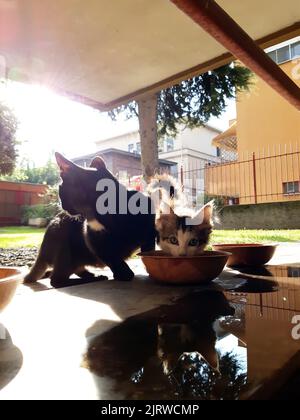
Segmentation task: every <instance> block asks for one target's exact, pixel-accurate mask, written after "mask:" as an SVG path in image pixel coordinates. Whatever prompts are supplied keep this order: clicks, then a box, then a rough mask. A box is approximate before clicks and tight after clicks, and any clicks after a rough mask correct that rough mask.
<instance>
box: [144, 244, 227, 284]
mask: <svg viewBox="0 0 300 420" xmlns="http://www.w3.org/2000/svg"><path fill="white" fill-rule="evenodd" d="M139 255H140V256H141V258H142V261H143V263H144V265H145V267H146V270H147V272H148V273H149V275H150V276H151V277H152V278H153V279H155V280H157V281H160V282H163V283H170V284H199V283H209V282H211V281H212V280H214V279H215V278H217V277H218V276H219V275H220V274H221V273H222V271H223V269H224V267H225V265H226V263H227V261H228V258H229V257H230V254H229V253H227V252H219V251H218V252H214V251H209V252H204V253H203V254H201V255H197V256H195V257H171V256H169V255H166V254H164V253H163V252H162V251H154V252H145V253H141V254H139Z"/></svg>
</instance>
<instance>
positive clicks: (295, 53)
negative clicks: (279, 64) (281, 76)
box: [291, 41, 300, 59]
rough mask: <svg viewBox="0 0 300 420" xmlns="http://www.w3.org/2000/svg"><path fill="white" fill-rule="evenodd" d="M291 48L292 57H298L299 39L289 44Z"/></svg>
mask: <svg viewBox="0 0 300 420" xmlns="http://www.w3.org/2000/svg"><path fill="white" fill-rule="evenodd" d="M291 49H292V59H294V58H299V57H300V41H299V42H296V43H295V44H293V45H292V46H291Z"/></svg>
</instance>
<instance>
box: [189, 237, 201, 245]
mask: <svg viewBox="0 0 300 420" xmlns="http://www.w3.org/2000/svg"><path fill="white" fill-rule="evenodd" d="M197 245H199V241H198V239H195V238H194V239H191V240H190V242H189V246H197Z"/></svg>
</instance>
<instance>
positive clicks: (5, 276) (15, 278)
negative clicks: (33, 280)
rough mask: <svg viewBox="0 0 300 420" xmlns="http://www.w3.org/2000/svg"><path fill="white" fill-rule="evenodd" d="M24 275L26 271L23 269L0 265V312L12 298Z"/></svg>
mask: <svg viewBox="0 0 300 420" xmlns="http://www.w3.org/2000/svg"><path fill="white" fill-rule="evenodd" d="M23 277H24V271H23V270H22V269H19V268H10V267H0V312H1V311H2V310H3V309H4V308H5V307H6V306H7V305H8V304H9V302H10V301H11V300H12V298H13V296H14V294H15V292H16V289H17V287H18V285H19V284H20V283H21V282H22V280H23Z"/></svg>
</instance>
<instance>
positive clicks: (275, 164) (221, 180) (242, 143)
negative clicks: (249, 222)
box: [206, 59, 300, 204]
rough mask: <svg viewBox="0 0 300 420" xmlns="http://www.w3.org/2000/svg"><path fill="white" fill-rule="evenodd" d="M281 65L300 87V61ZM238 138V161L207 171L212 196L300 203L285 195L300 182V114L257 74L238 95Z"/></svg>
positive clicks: (296, 197)
mask: <svg viewBox="0 0 300 420" xmlns="http://www.w3.org/2000/svg"><path fill="white" fill-rule="evenodd" d="M280 67H281V68H282V69H283V70H284V71H285V72H286V74H288V75H289V77H291V78H292V79H293V80H294V81H295V83H296V84H298V86H300V59H298V60H294V61H289V62H286V63H284V64H281V65H280ZM237 139H238V141H237V144H238V161H237V162H236V163H232V164H226V165H222V166H218V167H212V168H207V173H206V191H207V192H208V194H210V195H219V196H224V197H238V198H239V202H240V204H254V203H268V202H282V201H295V200H299V199H300V194H299V193H291V194H286V193H285V191H284V188H285V184H286V183H294V182H300V112H299V111H297V109H296V108H295V107H294V106H292V105H290V104H289V103H288V102H287V101H286V100H285V99H284V98H282V97H281V96H280V95H279V94H278V93H277V92H275V91H274V90H273V89H272V88H271V87H269V86H268V85H267V84H266V83H265V82H264V81H262V80H261V79H259V78H257V77H256V76H254V77H253V81H252V86H251V87H250V90H249V91H248V92H243V93H240V94H239V96H238V101H237ZM254 154H255V155H254Z"/></svg>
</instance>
